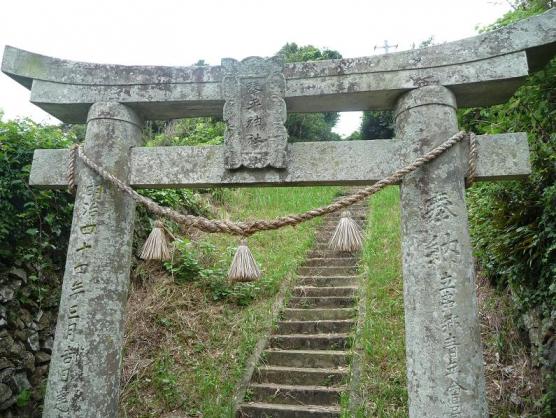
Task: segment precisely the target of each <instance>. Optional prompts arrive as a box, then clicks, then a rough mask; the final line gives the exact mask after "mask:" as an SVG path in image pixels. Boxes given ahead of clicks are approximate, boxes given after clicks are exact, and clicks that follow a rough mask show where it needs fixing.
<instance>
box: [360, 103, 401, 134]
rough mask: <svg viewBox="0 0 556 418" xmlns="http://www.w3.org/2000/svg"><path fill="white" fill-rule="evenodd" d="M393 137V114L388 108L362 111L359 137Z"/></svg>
mask: <svg viewBox="0 0 556 418" xmlns="http://www.w3.org/2000/svg"><path fill="white" fill-rule="evenodd" d="M393 137H394V114H393V112H392V111H390V110H384V111H381V110H372V111H368V112H363V119H362V120H361V139H390V138H393Z"/></svg>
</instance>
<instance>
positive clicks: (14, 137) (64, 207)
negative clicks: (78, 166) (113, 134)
mask: <svg viewBox="0 0 556 418" xmlns="http://www.w3.org/2000/svg"><path fill="white" fill-rule="evenodd" d="M72 143H73V137H72V136H65V135H64V134H63V132H62V131H61V130H60V129H59V128H57V127H52V126H42V125H39V124H36V123H33V122H31V121H30V120H16V121H8V122H4V121H0V212H1V213H2V217H1V218H0V270H3V269H6V268H9V267H11V266H13V265H22V264H24V263H25V264H26V265H29V266H32V268H33V269H34V270H36V271H39V272H41V271H43V270H45V269H46V268H48V267H53V266H56V267H57V268H61V267H62V266H63V265H64V260H65V255H66V249H67V241H68V237H69V229H70V226H71V216H72V210H73V203H72V202H73V197H72V196H71V195H70V194H69V193H68V192H67V191H65V190H39V189H37V188H32V187H30V186H29V184H28V178H29V173H30V170H31V162H32V159H33V151H34V150H35V149H36V148H67V147H69V146H70V145H71V144H72Z"/></svg>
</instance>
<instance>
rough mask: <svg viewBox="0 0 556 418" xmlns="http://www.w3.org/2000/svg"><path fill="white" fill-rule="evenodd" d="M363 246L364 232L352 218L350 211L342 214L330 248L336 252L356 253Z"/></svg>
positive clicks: (329, 244) (329, 245)
mask: <svg viewBox="0 0 556 418" xmlns="http://www.w3.org/2000/svg"><path fill="white" fill-rule="evenodd" d="M362 246H363V232H362V231H361V228H360V227H359V225H358V224H357V222H355V221H354V220H353V219H352V218H351V213H350V212H349V211H347V210H346V211H344V212H342V217H341V218H340V222H338V226H336V230H335V231H334V235H332V238H331V239H330V242H329V243H328V247H329V248H331V249H332V250H334V251H342V252H356V251H359V250H360V249H361V247H362Z"/></svg>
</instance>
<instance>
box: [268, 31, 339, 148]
mask: <svg viewBox="0 0 556 418" xmlns="http://www.w3.org/2000/svg"><path fill="white" fill-rule="evenodd" d="M277 55H282V56H283V57H284V59H285V61H286V62H305V61H321V60H328V59H339V58H342V55H341V54H340V53H339V52H338V51H334V50H332V49H328V48H323V49H318V48H316V47H314V46H313V45H305V46H298V45H297V44H296V43H293V42H292V43H287V44H285V45H284V46H283V47H282V48H280V50H279V51H278V53H277ZM338 118H339V114H338V112H326V113H288V120H287V121H286V128H287V129H288V135H289V136H290V141H337V140H340V139H341V138H340V135H338V134H336V133H334V132H332V128H334V126H335V125H336V122H338Z"/></svg>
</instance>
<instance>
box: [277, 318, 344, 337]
mask: <svg viewBox="0 0 556 418" xmlns="http://www.w3.org/2000/svg"><path fill="white" fill-rule="evenodd" d="M354 325H355V321H354V320H351V319H340V320H338V319H336V320H316V321H315V320H313V321H279V322H278V328H277V330H276V332H277V333H279V334H342V333H349V332H350V331H351V329H352V328H353V326H354Z"/></svg>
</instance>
